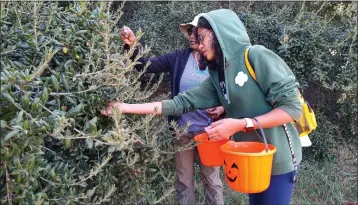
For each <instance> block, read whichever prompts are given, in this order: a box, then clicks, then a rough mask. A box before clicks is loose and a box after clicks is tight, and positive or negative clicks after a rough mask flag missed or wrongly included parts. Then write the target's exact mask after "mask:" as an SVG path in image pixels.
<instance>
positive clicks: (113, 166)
mask: <svg viewBox="0 0 358 205" xmlns="http://www.w3.org/2000/svg"><path fill="white" fill-rule="evenodd" d="M121 7H122V2H114V3H113V4H111V3H110V2H106V3H69V2H66V3H63V2H62V3H61V4H60V5H58V4H57V3H48V2H47V3H45V2H37V3H36V2H35V3H34V2H1V22H0V29H1V42H0V44H1V102H0V108H1V110H0V113H1V134H0V136H1V160H2V163H1V174H0V177H1V180H2V181H3V182H5V183H3V184H4V185H3V186H2V187H1V191H0V192H1V202H2V203H7V204H101V203H104V204H128V203H133V204H156V203H159V204H160V203H163V204H176V199H175V195H174V192H173V190H174V189H173V185H174V183H173V182H174V169H173V158H172V155H173V152H174V151H175V149H176V148H175V147H173V146H172V144H171V139H172V137H168V136H170V133H169V132H168V130H167V123H166V120H165V119H164V118H162V117H153V116H142V117H140V116H132V115H126V116H123V115H122V116H121V115H120V114H118V115H117V116H116V117H115V118H113V119H108V118H106V117H103V116H101V115H100V114H99V110H100V109H102V108H103V107H104V106H105V104H106V103H107V102H109V101H112V100H123V101H126V102H146V101H149V100H158V99H164V98H166V96H167V95H166V94H167V93H168V92H169V85H168V83H169V82H170V81H169V80H168V76H167V75H165V76H164V83H161V84H160V82H161V76H159V75H157V76H153V75H147V74H145V75H143V74H142V73H138V72H133V71H132V67H133V62H131V61H130V60H129V55H130V52H129V54H126V53H124V52H123V49H122V42H121V41H120V39H119V36H118V30H117V28H116V26H123V25H126V26H129V27H131V28H132V29H133V30H134V31H139V32H138V33H137V35H138V36H141V35H142V33H141V32H140V29H141V31H143V32H144V34H143V36H142V39H144V41H145V42H146V44H147V45H148V46H149V47H150V48H151V51H148V50H146V51H145V52H144V53H143V55H159V54H162V53H165V52H168V51H171V50H173V49H180V48H184V47H185V46H188V43H187V40H186V39H185V38H184V37H183V35H182V34H181V33H180V32H179V28H178V25H179V24H180V23H186V22H190V21H191V20H192V18H193V17H194V16H195V15H196V14H198V13H201V12H208V11H210V10H213V9H217V8H230V9H232V10H234V11H235V12H236V13H237V14H238V15H239V17H240V18H241V19H242V21H243V22H244V24H245V26H246V28H247V30H248V33H249V36H250V37H251V42H252V44H261V45H264V46H266V47H267V48H270V49H272V50H273V51H275V52H276V53H278V54H279V55H280V56H281V57H282V58H283V59H284V60H285V61H286V63H287V64H288V65H289V66H290V67H291V69H292V70H293V71H294V73H295V74H296V76H297V79H298V80H299V82H300V84H301V86H302V88H303V90H304V96H305V98H306V99H307V100H308V101H309V102H310V103H311V104H312V105H313V107H314V108H315V112H316V116H317V118H318V126H319V127H318V129H317V130H316V131H315V132H314V133H312V134H311V135H310V137H311V139H312V141H313V146H312V147H310V148H304V158H305V160H304V161H303V163H302V164H301V171H300V180H298V183H297V186H296V189H295V195H294V199H293V202H294V203H297V204H317V203H324V204H327V203H333V204H343V203H346V202H355V201H357V198H358V197H357V195H356V193H357V191H358V190H357V183H356V179H357V171H356V166H357V152H356V149H355V147H356V145H357V138H356V136H357V126H356V125H357V124H358V122H357V67H358V65H357V3H356V2H344V3H339V2H197V1H195V2H175V1H171V2H126V3H125V5H124V6H123V7H122V8H121ZM121 11H122V12H123V13H122V12H121ZM122 14H123V15H122ZM153 79H154V80H153ZM151 80H153V81H151ZM158 86H159V87H158ZM153 92H155V93H154V95H152V93H153ZM197 177H198V176H197ZM197 192H198V201H199V202H200V203H201V202H203V201H204V199H203V198H202V197H203V193H202V192H203V191H202V188H201V186H197ZM225 202H226V204H234V203H238V204H247V197H246V196H245V195H242V194H239V193H235V192H233V191H231V190H229V189H228V188H227V187H225Z"/></svg>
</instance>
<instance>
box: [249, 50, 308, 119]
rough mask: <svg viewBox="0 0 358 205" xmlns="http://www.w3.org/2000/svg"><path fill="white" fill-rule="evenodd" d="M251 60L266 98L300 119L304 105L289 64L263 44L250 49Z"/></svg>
mask: <svg viewBox="0 0 358 205" xmlns="http://www.w3.org/2000/svg"><path fill="white" fill-rule="evenodd" d="M250 61H251V62H252V64H253V67H254V69H255V73H256V78H257V82H258V84H259V86H260V88H261V90H262V91H263V92H264V93H265V95H266V100H267V101H268V102H269V103H270V104H271V105H274V106H275V107H277V108H280V109H282V110H284V111H285V112H286V113H287V114H289V115H290V116H291V117H292V118H293V119H294V120H298V119H299V118H300V116H301V112H302V105H301V103H300V101H299V98H298V89H297V87H298V83H297V82H296V78H295V75H294V74H293V73H292V71H291V70H290V68H289V67H288V65H287V64H286V63H285V62H284V61H283V60H282V59H281V58H280V57H279V56H278V55H277V54H275V53H274V52H272V51H270V50H268V49H266V48H264V47H263V46H255V47H253V48H252V52H251V50H250Z"/></svg>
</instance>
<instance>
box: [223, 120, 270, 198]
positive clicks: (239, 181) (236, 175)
mask: <svg viewBox="0 0 358 205" xmlns="http://www.w3.org/2000/svg"><path fill="white" fill-rule="evenodd" d="M258 125H259V127H260V130H261V134H262V135H261V136H263V139H264V142H265V143H261V142H234V141H229V142H227V143H226V144H224V145H222V146H221V147H220V149H221V151H222V152H223V155H224V171H225V181H226V183H227V184H228V186H229V187H230V188H231V189H232V190H234V191H237V192H242V193H247V194H254V193H260V192H263V191H265V190H266V189H267V188H268V187H269V185H270V179H271V170H272V161H273V155H274V153H275V152H276V147H275V146H273V145H271V144H268V143H267V141H266V137H265V134H264V132H263V130H262V128H261V125H260V124H259V123H258Z"/></svg>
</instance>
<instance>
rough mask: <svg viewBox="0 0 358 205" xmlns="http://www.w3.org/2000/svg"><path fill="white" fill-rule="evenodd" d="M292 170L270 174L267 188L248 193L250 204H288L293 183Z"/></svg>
mask: <svg viewBox="0 0 358 205" xmlns="http://www.w3.org/2000/svg"><path fill="white" fill-rule="evenodd" d="M292 175H293V172H289V173H287V174H281V175H272V176H271V182H270V186H269V188H268V189H267V190H266V191H264V192H261V193H258V194H249V201H250V205H288V204H290V201H291V198H292V193H293V188H294V185H295V184H294V183H293V182H292Z"/></svg>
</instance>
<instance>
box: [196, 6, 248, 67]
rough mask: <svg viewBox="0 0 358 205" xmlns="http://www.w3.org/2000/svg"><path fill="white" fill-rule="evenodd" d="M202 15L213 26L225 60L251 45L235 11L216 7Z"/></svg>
mask: <svg viewBox="0 0 358 205" xmlns="http://www.w3.org/2000/svg"><path fill="white" fill-rule="evenodd" d="M202 17H204V18H205V19H206V20H208V22H209V23H210V25H211V27H212V28H213V30H214V33H215V35H216V38H217V39H218V41H219V43H220V46H221V49H222V51H223V54H224V58H225V59H226V60H231V59H232V58H234V57H235V56H236V55H238V54H240V53H242V52H244V50H245V48H247V47H248V46H250V45H251V44H250V38H249V35H248V34H247V32H246V29H245V26H244V24H243V23H242V22H241V20H240V19H239V17H238V16H237V15H236V13H235V12H233V11H231V10H229V9H218V10H214V11H210V12H208V13H206V14H203V15H202Z"/></svg>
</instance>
